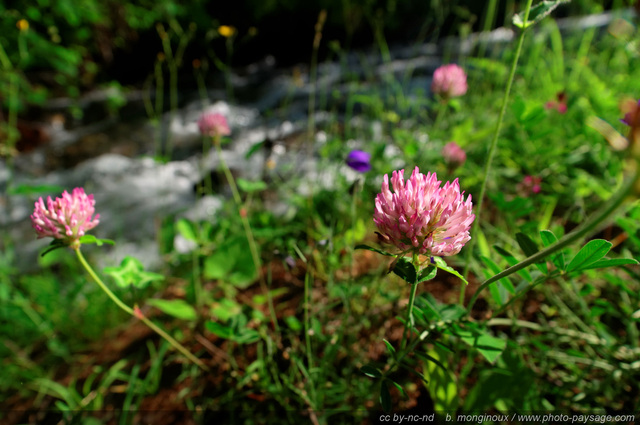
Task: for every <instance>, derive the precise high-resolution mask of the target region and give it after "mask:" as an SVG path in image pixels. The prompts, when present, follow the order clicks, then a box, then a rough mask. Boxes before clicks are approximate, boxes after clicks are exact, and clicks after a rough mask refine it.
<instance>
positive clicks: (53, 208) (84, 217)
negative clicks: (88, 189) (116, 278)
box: [31, 187, 100, 249]
mask: <svg viewBox="0 0 640 425" xmlns="http://www.w3.org/2000/svg"><path fill="white" fill-rule="evenodd" d="M95 203H96V202H95V200H94V199H93V195H86V194H85V193H84V189H83V188H80V187H76V188H75V189H73V191H72V192H71V194H69V193H68V192H67V191H66V190H65V191H64V192H63V193H62V198H56V200H55V201H54V200H52V199H51V197H50V196H49V197H47V204H46V206H45V203H44V200H43V199H42V198H40V199H38V200H37V201H36V203H35V210H34V211H33V214H32V215H31V225H32V226H33V228H34V229H35V230H36V233H37V235H38V239H40V238H46V237H52V238H54V239H60V240H62V241H63V242H64V243H65V244H66V245H69V246H70V247H71V248H74V249H77V248H79V247H80V238H81V237H82V236H84V234H85V232H87V231H88V230H91V229H93V228H94V227H96V226H97V225H98V223H99V222H100V221H99V218H100V214H96V216H95V218H93V213H94V212H95V208H94V206H95Z"/></svg>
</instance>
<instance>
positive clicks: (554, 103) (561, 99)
mask: <svg viewBox="0 0 640 425" xmlns="http://www.w3.org/2000/svg"><path fill="white" fill-rule="evenodd" d="M544 107H545V109H555V110H556V111H558V112H559V113H561V114H565V113H567V94H566V93H565V92H563V91H561V92H559V93H558V94H556V100H550V101H549V102H547V103H545V104H544Z"/></svg>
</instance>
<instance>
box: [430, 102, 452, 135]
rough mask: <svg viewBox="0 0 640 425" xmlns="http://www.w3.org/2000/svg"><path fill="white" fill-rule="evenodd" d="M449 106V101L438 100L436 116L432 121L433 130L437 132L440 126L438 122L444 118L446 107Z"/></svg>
mask: <svg viewBox="0 0 640 425" xmlns="http://www.w3.org/2000/svg"><path fill="white" fill-rule="evenodd" d="M448 105H449V101H448V100H447V101H443V100H441V99H438V113H437V114H436V119H435V120H434V121H433V130H435V131H437V130H438V127H439V126H440V122H441V121H442V117H443V116H444V113H445V111H446V110H447V106H448Z"/></svg>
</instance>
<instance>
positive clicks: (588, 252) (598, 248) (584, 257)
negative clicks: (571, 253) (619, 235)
mask: <svg viewBox="0 0 640 425" xmlns="http://www.w3.org/2000/svg"><path fill="white" fill-rule="evenodd" d="M612 246H613V244H612V243H611V242H609V241H605V240H604V239H594V240H592V241H589V242H587V244H586V245H585V246H583V247H582V249H581V250H580V251H579V252H578V253H577V254H576V256H575V257H573V259H572V260H571V261H570V262H569V265H568V266H567V273H569V272H572V271H576V270H582V269H584V268H585V267H588V266H589V265H591V264H593V263H595V262H596V261H598V260H600V259H601V258H602V257H604V256H605V255H607V253H608V252H609V250H610V249H611V247H612Z"/></svg>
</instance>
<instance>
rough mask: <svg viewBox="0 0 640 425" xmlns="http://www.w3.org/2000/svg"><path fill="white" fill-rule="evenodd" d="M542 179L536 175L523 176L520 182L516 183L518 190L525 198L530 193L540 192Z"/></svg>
mask: <svg viewBox="0 0 640 425" xmlns="http://www.w3.org/2000/svg"><path fill="white" fill-rule="evenodd" d="M541 184H542V179H541V178H540V177H538V176H525V177H524V178H523V179H522V183H520V184H519V185H518V191H519V192H520V194H521V195H522V196H524V197H525V198H526V197H528V196H529V195H531V194H537V193H540V190H541V189H542V186H541Z"/></svg>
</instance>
